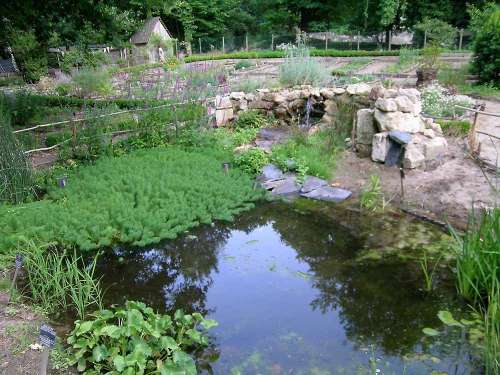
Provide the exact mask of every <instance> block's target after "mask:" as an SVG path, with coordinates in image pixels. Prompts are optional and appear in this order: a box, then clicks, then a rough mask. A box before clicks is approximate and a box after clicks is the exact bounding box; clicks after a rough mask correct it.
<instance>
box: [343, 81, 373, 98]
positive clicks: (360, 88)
mask: <svg viewBox="0 0 500 375" xmlns="http://www.w3.org/2000/svg"><path fill="white" fill-rule="evenodd" d="M370 91H372V88H371V86H370V85H368V84H366V83H355V84H353V85H349V86H347V93H348V94H349V95H368V94H370Z"/></svg>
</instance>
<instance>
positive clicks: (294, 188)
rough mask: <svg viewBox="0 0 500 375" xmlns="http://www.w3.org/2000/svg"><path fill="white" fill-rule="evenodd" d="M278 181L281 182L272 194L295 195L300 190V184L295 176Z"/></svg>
mask: <svg viewBox="0 0 500 375" xmlns="http://www.w3.org/2000/svg"><path fill="white" fill-rule="evenodd" d="M278 182H279V184H277V186H276V187H275V188H274V189H273V190H272V191H271V194H272V195H293V194H298V193H299V191H300V185H299V184H298V182H297V178H295V177H288V178H285V179H284V180H281V181H278Z"/></svg>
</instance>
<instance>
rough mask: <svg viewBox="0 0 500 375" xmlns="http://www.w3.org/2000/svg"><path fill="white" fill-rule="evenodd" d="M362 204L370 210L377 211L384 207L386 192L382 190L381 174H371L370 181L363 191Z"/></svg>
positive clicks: (362, 206) (363, 207)
mask: <svg viewBox="0 0 500 375" xmlns="http://www.w3.org/2000/svg"><path fill="white" fill-rule="evenodd" d="M360 206H361V208H362V209H365V210H368V211H377V210H379V209H383V208H384V206H385V200H384V193H383V192H382V187H381V185H380V177H379V176H377V175H372V176H370V183H369V184H368V186H367V187H366V188H365V189H363V190H362V191H361V196H360Z"/></svg>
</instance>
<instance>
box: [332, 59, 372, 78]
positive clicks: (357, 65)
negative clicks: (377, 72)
mask: <svg viewBox="0 0 500 375" xmlns="http://www.w3.org/2000/svg"><path fill="white" fill-rule="evenodd" d="M372 61H373V60H372V59H366V58H360V59H358V60H352V61H349V62H348V63H346V64H344V65H342V66H341V67H340V68H337V69H334V70H333V71H332V74H333V75H339V76H344V75H350V74H352V73H354V72H356V71H357V70H360V69H362V68H363V67H365V66H366V65H368V64H370V63H371V62H372Z"/></svg>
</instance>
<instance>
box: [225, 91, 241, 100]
mask: <svg viewBox="0 0 500 375" xmlns="http://www.w3.org/2000/svg"><path fill="white" fill-rule="evenodd" d="M229 98H231V99H234V100H242V99H245V93H244V92H243V91H237V92H232V93H231V94H229Z"/></svg>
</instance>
